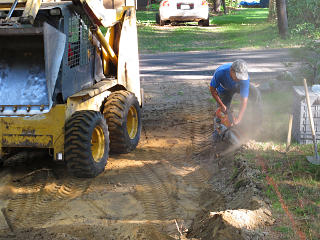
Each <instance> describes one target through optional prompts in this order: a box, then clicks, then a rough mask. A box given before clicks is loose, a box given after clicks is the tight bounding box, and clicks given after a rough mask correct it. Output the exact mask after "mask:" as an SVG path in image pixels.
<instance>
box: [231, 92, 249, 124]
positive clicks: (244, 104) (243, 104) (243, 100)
mask: <svg viewBox="0 0 320 240" xmlns="http://www.w3.org/2000/svg"><path fill="white" fill-rule="evenodd" d="M247 103H248V98H247V97H246V98H241V108H240V111H239V115H238V117H237V118H235V119H234V121H233V124H235V125H237V124H239V123H240V122H241V120H242V117H243V115H244V112H245V111H246V108H247Z"/></svg>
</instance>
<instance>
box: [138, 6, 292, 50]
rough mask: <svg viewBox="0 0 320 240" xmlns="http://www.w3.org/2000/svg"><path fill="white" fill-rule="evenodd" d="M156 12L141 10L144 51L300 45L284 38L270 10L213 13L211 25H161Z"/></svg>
mask: <svg viewBox="0 0 320 240" xmlns="http://www.w3.org/2000/svg"><path fill="white" fill-rule="evenodd" d="M156 13H157V11H155V10H152V11H138V12H137V19H138V37H139V49H140V52H141V53H156V52H180V51H183V52H184V51H208V50H218V49H239V48H261V47H262V48H281V47H291V46H294V45H296V44H297V41H292V39H290V40H287V41H285V40H282V39H280V37H279V36H278V29H277V26H276V25H275V24H274V23H269V22H268V21H267V17H268V9H256V8H255V9H238V10H236V11H233V12H231V13H229V14H228V15H221V16H210V26H209V27H199V26H198V25H197V23H196V22H194V23H181V24H176V25H174V26H172V25H166V26H158V25H156V22H155V15H156Z"/></svg>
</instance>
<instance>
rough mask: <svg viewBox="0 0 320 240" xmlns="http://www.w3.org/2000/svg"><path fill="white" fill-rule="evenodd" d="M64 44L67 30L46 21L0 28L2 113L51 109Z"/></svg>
mask: <svg viewBox="0 0 320 240" xmlns="http://www.w3.org/2000/svg"><path fill="white" fill-rule="evenodd" d="M63 39H64V41H63ZM64 47H65V36H64V34H62V33H60V32H58V31H57V30H56V29H55V28H53V27H52V26H50V25H49V24H46V23H45V24H44V26H43V28H12V27H11V28H5V27H2V28H0V116H1V115H4V116H6V115H33V114H39V113H46V112H48V111H49V110H50V108H51V105H52V95H53V91H54V87H55V83H56V80H57V77H58V73H59V68H60V64H61V59H62V56H63V51H64Z"/></svg>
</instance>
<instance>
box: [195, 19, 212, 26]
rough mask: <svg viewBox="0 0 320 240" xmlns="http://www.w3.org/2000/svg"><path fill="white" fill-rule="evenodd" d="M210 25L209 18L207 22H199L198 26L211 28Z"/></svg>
mask: <svg viewBox="0 0 320 240" xmlns="http://www.w3.org/2000/svg"><path fill="white" fill-rule="evenodd" d="M209 23H210V21H209V18H208V19H205V20H200V21H199V22H198V26H203V27H208V26H209Z"/></svg>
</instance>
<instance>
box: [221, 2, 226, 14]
mask: <svg viewBox="0 0 320 240" xmlns="http://www.w3.org/2000/svg"><path fill="white" fill-rule="evenodd" d="M221 1H222V6H223V13H224V14H227V9H226V1H225V0H221Z"/></svg>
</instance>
